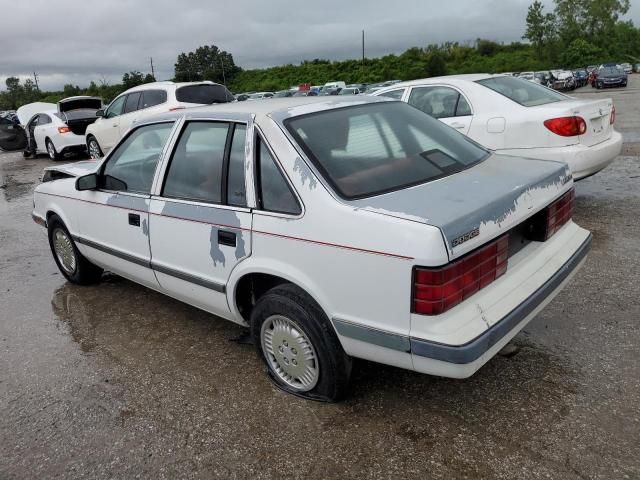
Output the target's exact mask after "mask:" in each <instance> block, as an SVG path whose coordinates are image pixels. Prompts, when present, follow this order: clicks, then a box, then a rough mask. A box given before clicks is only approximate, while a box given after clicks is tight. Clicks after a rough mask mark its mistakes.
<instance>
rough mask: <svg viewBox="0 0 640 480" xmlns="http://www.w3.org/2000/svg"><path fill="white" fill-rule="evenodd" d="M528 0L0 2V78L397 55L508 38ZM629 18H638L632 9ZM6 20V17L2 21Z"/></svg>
mask: <svg viewBox="0 0 640 480" xmlns="http://www.w3.org/2000/svg"><path fill="white" fill-rule="evenodd" d="M529 3H530V0H508V1H505V0H482V1H478V0H456V1H455V2H447V3H444V2H442V1H434V0H398V1H395V2H390V1H388V0H387V1H380V0H370V1H364V0H352V1H349V2H345V1H340V2H336V1H333V2H329V1H325V2H307V3H301V2H294V1H285V0H271V1H269V2H265V1H263V0H236V1H234V2H233V3H232V2H222V1H211V0H185V1H183V2H176V1H174V0H153V1H152V0H146V1H136V2H133V1H129V0H108V1H100V2H98V1H97V0H56V1H51V0H28V1H25V0H23V1H13V2H3V6H2V7H1V8H2V10H1V11H2V17H3V20H4V21H3V28H2V29H1V30H0V45H2V47H1V48H2V56H1V57H0V79H3V78H2V75H4V76H5V77H6V76H9V75H19V76H23V77H24V76H27V75H32V73H33V72H34V71H36V72H38V74H39V80H40V85H41V87H42V88H43V89H53V88H61V87H62V85H63V84H65V83H74V84H78V85H81V86H85V85H87V84H88V83H89V82H90V81H91V80H94V81H99V80H101V79H105V80H107V81H109V82H111V83H114V82H118V81H119V80H120V79H121V78H122V74H123V73H124V72H127V71H131V70H140V71H142V72H149V71H150V66H149V58H150V57H153V61H154V64H155V67H156V76H157V77H158V78H159V79H165V78H171V77H172V76H173V64H174V63H175V60H176V57H177V56H178V54H179V53H181V52H187V51H191V50H194V49H195V48H197V47H198V46H201V45H210V44H215V45H217V46H218V47H220V48H222V49H224V50H226V51H228V52H230V53H232V54H233V56H234V59H235V61H236V63H237V64H238V65H240V66H242V67H243V68H256V67H267V66H272V65H279V64H282V63H298V62H300V61H302V60H305V59H313V58H328V59H332V60H334V59H345V58H358V57H359V56H360V55H361V43H360V42H361V31H362V30H363V29H364V30H365V32H366V33H365V38H366V55H367V56H369V57H375V56H380V55H384V54H387V53H400V52H402V51H404V50H405V49H407V48H409V47H412V46H426V45H427V44H429V43H439V42H443V41H448V40H451V41H461V42H464V41H473V40H475V39H476V38H478V37H483V38H490V39H493V40H496V41H511V40H518V39H520V37H521V36H522V33H523V31H524V22H525V17H526V9H527V6H528V5H529ZM545 3H546V4H547V5H549V8H550V6H551V2H550V0H547V1H546V2H545ZM630 16H631V18H637V17H640V7H638V6H633V7H632V12H630ZM7 20H9V21H7Z"/></svg>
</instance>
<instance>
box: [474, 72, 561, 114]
mask: <svg viewBox="0 0 640 480" xmlns="http://www.w3.org/2000/svg"><path fill="white" fill-rule="evenodd" d="M477 83H479V84H480V85H483V86H485V87H487V88H489V89H491V90H493V91H494V92H498V93H499V94H501V95H504V96H505V97H507V98H508V99H510V100H513V101H514V102H516V103H519V104H520V105H522V106H524V107H535V106H537V105H546V104H548V103H554V102H560V101H562V100H566V99H567V96H566V95H563V94H561V93H559V92H556V91H554V90H551V89H549V88H545V87H543V86H541V85H538V84H537V83H532V82H527V81H526V80H522V79H521V78H515V77H492V78H485V79H483V80H478V81H477Z"/></svg>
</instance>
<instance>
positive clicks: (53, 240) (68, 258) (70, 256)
mask: <svg viewBox="0 0 640 480" xmlns="http://www.w3.org/2000/svg"><path fill="white" fill-rule="evenodd" d="M47 223H48V230H49V232H48V233H49V246H50V247H51V253H52V254H53V259H54V260H55V262H56V265H58V268H59V269H60V273H62V275H64V276H65V278H66V279H67V280H69V281H70V282H71V283H77V284H79V285H91V284H93V283H97V282H99V281H100V278H101V277H102V269H101V268H100V267H98V266H96V265H94V264H93V263H91V262H90V261H89V260H87V259H86V258H85V257H84V256H83V255H82V254H81V253H80V252H79V251H78V247H76V244H75V242H74V241H73V238H72V237H71V234H70V233H69V231H68V230H67V228H66V227H65V225H64V223H62V220H61V219H60V217H58V216H57V215H52V216H51V217H50V218H49V220H48V221H47Z"/></svg>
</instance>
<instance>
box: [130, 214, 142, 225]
mask: <svg viewBox="0 0 640 480" xmlns="http://www.w3.org/2000/svg"><path fill="white" fill-rule="evenodd" d="M129 225H133V226H134V227H139V226H140V215H138V214H137V213H130V214H129Z"/></svg>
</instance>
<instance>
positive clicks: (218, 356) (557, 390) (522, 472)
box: [0, 75, 640, 480]
mask: <svg viewBox="0 0 640 480" xmlns="http://www.w3.org/2000/svg"><path fill="white" fill-rule="evenodd" d="M576 95H577V96H585V97H587V98H591V97H592V96H611V97H613V98H614V100H615V102H616V106H617V110H618V120H617V128H618V129H619V130H621V131H622V132H623V133H624V135H625V141H626V144H625V148H624V151H623V156H620V157H619V158H618V159H616V161H615V162H614V163H613V164H612V165H611V166H610V167H609V168H607V169H606V170H605V171H603V172H601V173H599V174H598V175H595V176H594V177H591V178H589V179H587V180H584V181H582V182H580V183H579V184H577V194H578V195H577V208H576V214H575V220H576V221H577V222H578V223H579V224H581V225H582V226H584V227H586V228H588V229H590V230H591V231H592V232H593V234H594V246H593V250H592V252H591V254H590V256H589V257H588V259H587V262H586V264H585V266H584V268H583V269H582V270H581V271H580V272H579V273H578V275H577V276H576V277H575V279H574V280H573V282H572V283H571V284H570V285H569V286H568V287H567V288H566V289H565V290H564V291H563V292H562V293H561V294H560V295H559V296H558V297H557V298H556V299H555V300H554V301H553V302H552V303H551V304H550V305H549V306H548V307H547V308H546V309H545V310H544V311H543V312H542V313H541V314H540V315H539V316H538V317H537V318H536V319H535V320H534V321H533V322H532V323H531V324H530V325H529V326H528V327H527V328H526V329H525V330H524V331H523V332H522V333H521V334H520V335H518V336H517V337H516V339H515V340H514V342H513V343H514V345H515V346H516V347H517V351H516V352H517V353H516V354H515V355H511V356H497V357H496V358H494V359H493V360H491V361H490V362H489V363H488V364H487V365H486V366H485V367H483V368H482V369H481V370H480V371H479V372H478V373H477V374H476V375H475V376H473V377H472V378H471V379H468V380H462V381H460V380H449V379H442V378H435V377H429V376H426V375H419V374H416V373H413V372H408V371H403V370H398V369H394V368H391V367H384V366H380V365H376V364H373V363H368V362H357V363H356V366H355V375H354V379H353V391H352V394H351V397H350V398H349V399H348V400H347V401H345V402H343V403H340V404H335V405H327V404H321V403H314V402H309V401H304V400H300V399H298V398H294V397H291V396H287V395H285V394H283V393H281V392H280V391H279V390H278V389H276V388H274V387H273V386H272V385H271V383H270V381H269V380H268V379H267V376H266V375H265V372H264V367H263V366H262V365H261V363H260V362H259V361H258V359H257V357H256V355H255V354H254V351H253V347H250V346H246V345H240V344H237V343H235V342H232V341H230V339H232V338H234V337H236V336H238V335H239V334H241V333H242V330H241V329H240V328H239V327H237V326H235V325H233V324H230V323H228V322H224V321H222V320H220V319H218V318H216V317H213V316H211V315H208V314H205V313H203V312H201V311H199V310H197V309H195V308H191V307H189V306H187V305H185V304H182V303H179V302H177V301H174V300H172V299H170V298H168V297H165V296H162V295H160V294H158V293H155V292H152V291H150V290H147V289H145V288H143V287H140V286H137V285H135V284H133V283H131V282H128V281H126V280H123V279H121V278H118V277H116V276H107V277H106V278H105V281H104V282H103V283H102V284H101V285H98V286H95V287H84V288H83V287H78V286H75V285H71V284H68V283H66V282H65V281H64V279H63V278H62V276H61V275H60V274H59V273H58V271H57V269H56V267H55V264H54V262H53V259H52V258H51V254H50V252H49V249H48V244H47V240H46V237H45V232H44V230H43V229H42V228H41V227H38V226H37V225H35V224H34V223H33V222H32V221H31V218H30V210H31V208H32V200H31V194H32V191H33V188H34V186H35V185H36V184H37V183H38V181H39V178H40V177H41V174H42V168H43V167H44V166H46V165H49V164H50V162H49V161H48V160H47V159H45V158H44V157H43V158H38V159H30V160H25V159H23V158H22V155H21V154H20V153H2V154H0V245H1V246H2V248H1V249H0V306H1V308H0V479H2V480H5V479H22V478H90V479H101V478H149V477H153V478H154V479H164V478H302V477H305V478H390V477H395V476H398V475H402V476H403V478H447V479H450V478H506V479H530V478H558V479H587V478H588V479H591V478H602V479H617V478H621V479H622V478H630V479H633V478H635V479H637V478H640V380H639V379H640V362H639V361H638V359H639V358H640V330H639V329H638V321H639V319H640V299H639V293H640V240H638V239H639V238H640V221H639V220H638V211H639V210H640V188H639V186H640V164H639V163H638V160H639V158H638V155H640V75H636V76H633V77H631V85H630V86H629V88H628V89H626V90H610V91H605V92H602V91H597V92H596V91H595V90H592V89H590V88H589V87H587V88H583V89H581V90H579V91H577V92H576Z"/></svg>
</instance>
